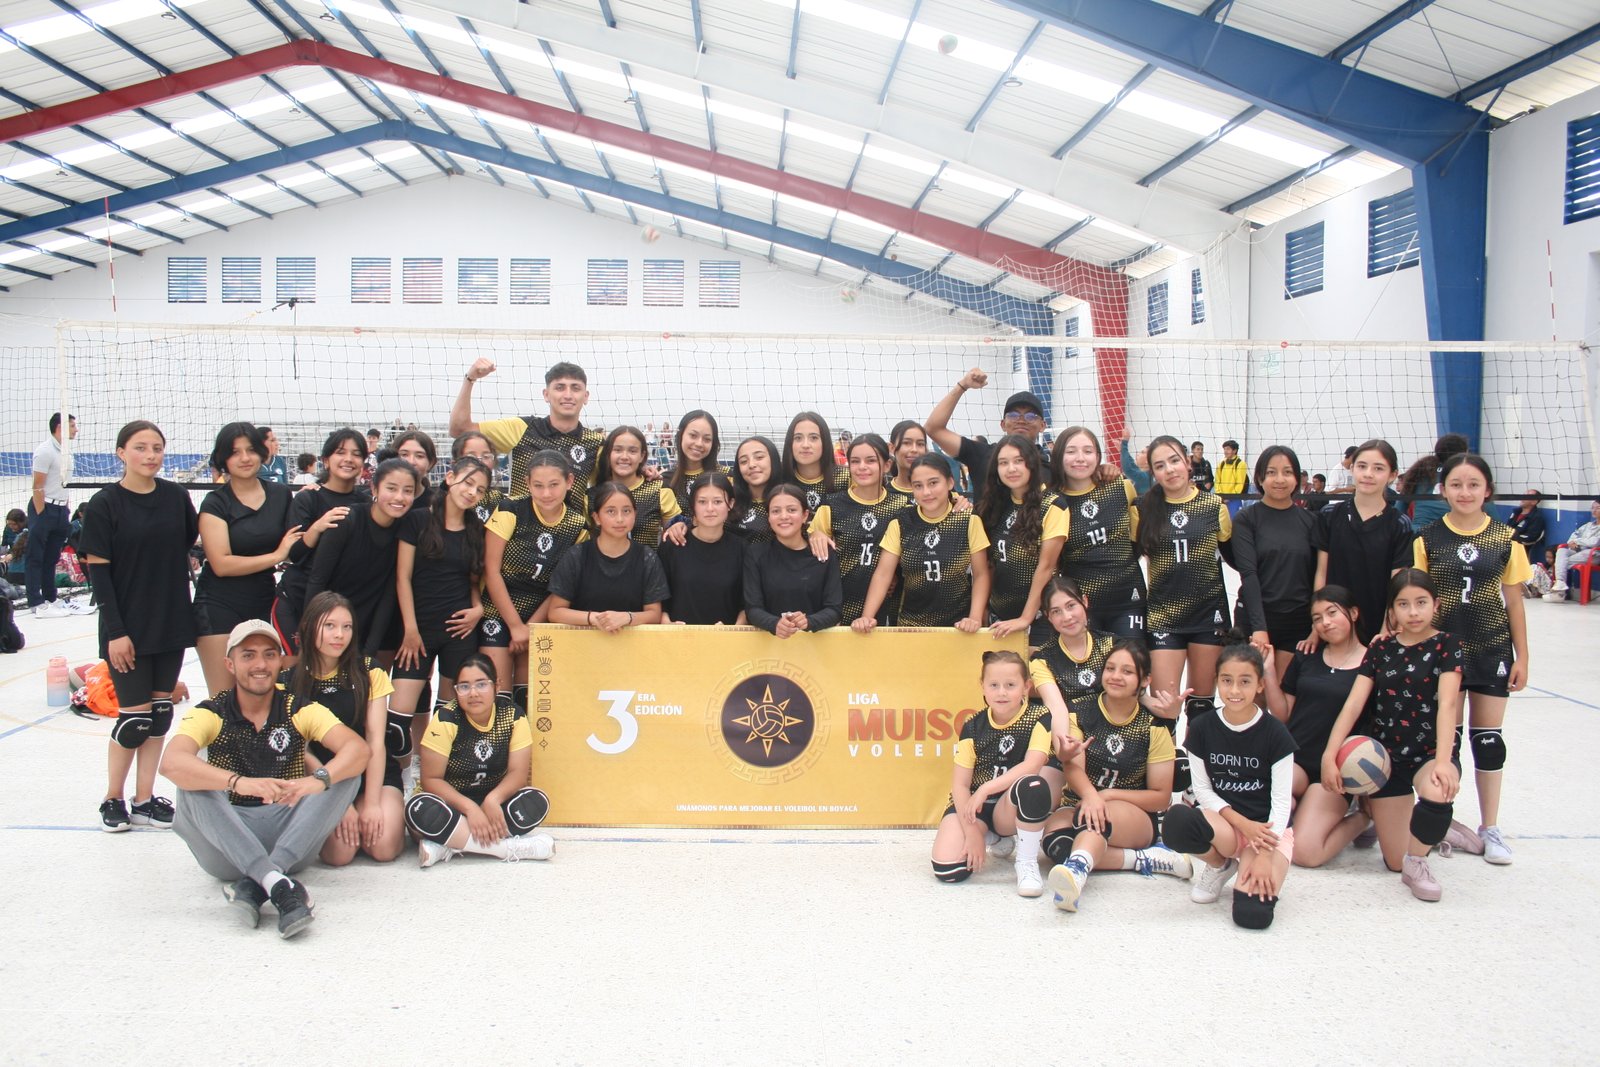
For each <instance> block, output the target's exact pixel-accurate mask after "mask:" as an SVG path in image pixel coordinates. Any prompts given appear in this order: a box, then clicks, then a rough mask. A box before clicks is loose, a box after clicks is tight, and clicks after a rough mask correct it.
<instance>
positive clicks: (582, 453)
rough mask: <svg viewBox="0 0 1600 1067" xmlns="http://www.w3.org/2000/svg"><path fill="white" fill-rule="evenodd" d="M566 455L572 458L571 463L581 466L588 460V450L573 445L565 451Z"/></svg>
mask: <svg viewBox="0 0 1600 1067" xmlns="http://www.w3.org/2000/svg"><path fill="white" fill-rule="evenodd" d="M567 455H569V456H571V457H572V462H574V463H577V464H579V465H582V463H583V461H584V460H586V459H588V458H589V450H588V449H587V448H584V447H583V446H582V445H573V446H572V447H571V448H570V449H568V450H567Z"/></svg>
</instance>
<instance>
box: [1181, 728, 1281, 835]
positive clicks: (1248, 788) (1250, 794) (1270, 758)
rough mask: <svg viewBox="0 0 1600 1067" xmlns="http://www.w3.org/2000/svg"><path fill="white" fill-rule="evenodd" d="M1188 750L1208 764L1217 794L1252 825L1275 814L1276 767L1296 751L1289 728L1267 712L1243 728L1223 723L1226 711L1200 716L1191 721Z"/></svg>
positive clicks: (1206, 767)
mask: <svg viewBox="0 0 1600 1067" xmlns="http://www.w3.org/2000/svg"><path fill="white" fill-rule="evenodd" d="M1183 747H1184V748H1186V749H1188V751H1189V755H1190V756H1194V757H1198V758H1200V759H1202V760H1204V761H1205V769H1206V777H1207V778H1209V779H1211V788H1212V789H1213V790H1215V791H1216V794H1217V796H1219V797H1221V798H1222V799H1223V800H1225V801H1227V803H1228V806H1229V807H1231V808H1233V809H1234V810H1235V811H1237V812H1238V813H1239V814H1240V815H1243V816H1244V817H1245V818H1247V819H1249V820H1251V821H1252V822H1266V821H1267V819H1268V818H1269V817H1270V816H1271V814H1272V767H1273V765H1274V764H1276V763H1277V762H1278V761H1279V760H1281V759H1283V757H1285V756H1288V755H1291V754H1292V753H1293V752H1294V750H1295V747H1294V738H1293V737H1292V736H1290V734H1289V728H1288V727H1287V726H1285V725H1283V723H1281V722H1279V721H1278V720H1277V719H1275V718H1273V717H1272V716H1271V715H1268V714H1267V713H1266V712H1261V713H1259V714H1258V715H1257V716H1256V721H1255V722H1253V723H1251V724H1250V725H1249V726H1248V727H1246V728H1245V729H1243V730H1234V729H1233V728H1231V727H1230V726H1229V725H1228V724H1227V723H1225V722H1223V721H1222V712H1220V711H1209V712H1206V713H1205V714H1203V715H1197V716H1195V717H1194V718H1192V719H1190V720H1189V732H1188V733H1186V734H1185V735H1184V739H1183Z"/></svg>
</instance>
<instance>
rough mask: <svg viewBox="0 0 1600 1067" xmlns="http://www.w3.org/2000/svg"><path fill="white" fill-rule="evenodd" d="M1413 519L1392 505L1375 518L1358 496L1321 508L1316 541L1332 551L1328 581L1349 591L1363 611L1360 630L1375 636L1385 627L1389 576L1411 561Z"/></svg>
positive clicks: (1322, 547)
mask: <svg viewBox="0 0 1600 1067" xmlns="http://www.w3.org/2000/svg"><path fill="white" fill-rule="evenodd" d="M1415 537H1416V534H1415V532H1414V531H1413V530H1412V528H1411V520H1410V519H1408V518H1406V517H1405V516H1404V515H1402V514H1400V512H1398V511H1396V510H1395V509H1394V508H1392V507H1385V508H1384V509H1383V510H1382V511H1380V512H1378V514H1376V515H1374V516H1373V517H1372V518H1370V519H1363V518H1362V517H1361V514H1360V513H1359V512H1358V511H1356V503H1355V501H1354V500H1341V501H1339V502H1338V503H1336V504H1332V505H1329V506H1328V507H1326V508H1324V509H1323V510H1321V511H1319V512H1317V528H1316V530H1315V532H1314V534H1313V536H1312V542H1311V543H1312V546H1313V547H1314V548H1316V549H1318V550H1319V551H1322V552H1326V553H1327V554H1328V576H1327V584H1329V585H1342V586H1344V587H1345V588H1346V589H1348V590H1350V595H1351V597H1353V598H1354V599H1355V602H1356V607H1357V608H1358V609H1359V610H1360V612H1361V615H1360V617H1359V618H1357V619H1356V629H1357V630H1358V631H1360V632H1361V633H1362V634H1363V635H1366V636H1370V635H1372V634H1375V633H1377V632H1378V631H1379V630H1381V629H1382V628H1383V616H1384V614H1385V612H1386V610H1387V608H1388V604H1387V597H1388V592H1389V575H1390V574H1391V573H1393V572H1394V571H1395V569H1396V568H1399V567H1409V566H1411V560H1412V555H1411V542H1412V541H1413V540H1414V539H1415Z"/></svg>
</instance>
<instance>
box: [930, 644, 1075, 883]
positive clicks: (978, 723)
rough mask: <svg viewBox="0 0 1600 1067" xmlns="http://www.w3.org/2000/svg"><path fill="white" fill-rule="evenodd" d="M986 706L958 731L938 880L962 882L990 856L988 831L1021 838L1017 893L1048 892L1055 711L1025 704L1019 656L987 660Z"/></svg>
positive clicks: (938, 838)
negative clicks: (1044, 860)
mask: <svg viewBox="0 0 1600 1067" xmlns="http://www.w3.org/2000/svg"><path fill="white" fill-rule="evenodd" d="M981 678H982V682H983V701H984V706H983V708H982V709H981V710H980V711H979V712H978V713H977V714H976V715H974V716H973V717H972V718H970V719H968V720H967V721H966V723H965V724H964V725H963V726H962V727H961V736H960V739H959V740H958V741H957V742H956V752H955V764H956V765H955V772H954V774H953V776H952V778H951V783H950V803H949V806H947V807H946V808H945V812H944V818H942V819H940V820H939V830H938V832H937V833H936V834H935V835H934V838H933V876H934V877H935V878H937V879H938V880H939V881H941V882H964V881H966V880H967V879H968V878H970V877H971V876H972V875H973V874H974V873H975V872H977V871H981V870H983V865H984V861H985V860H986V859H987V858H988V846H987V845H986V844H985V840H986V838H985V833H984V831H985V829H987V830H989V831H992V832H993V833H995V834H997V835H999V836H1000V837H1009V836H1011V835H1012V834H1015V835H1016V846H1015V853H1014V858H1015V861H1016V872H1017V892H1018V893H1019V894H1021V895H1022V896H1025V897H1036V896H1038V895H1039V894H1040V893H1042V892H1044V878H1043V876H1042V875H1041V874H1040V872H1039V841H1040V838H1041V837H1042V836H1043V832H1044V820H1045V819H1046V818H1047V817H1048V816H1049V814H1050V808H1051V802H1052V800H1053V797H1054V792H1053V790H1051V788H1050V786H1049V784H1048V783H1046V782H1045V780H1044V779H1043V778H1042V777H1040V775H1039V771H1040V770H1041V769H1043V767H1044V763H1045V760H1046V759H1047V758H1048V757H1049V755H1050V712H1049V711H1047V710H1046V709H1045V706H1044V705H1043V704H1041V703H1039V702H1038V701H1036V700H1033V701H1030V700H1029V699H1028V672H1027V668H1026V667H1025V666H1024V664H1023V662H1022V657H1021V656H1019V655H1017V654H1016V653H1015V652H1009V651H996V652H985V653H984V654H983V673H982V676H981Z"/></svg>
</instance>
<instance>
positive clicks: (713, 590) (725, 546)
mask: <svg viewBox="0 0 1600 1067" xmlns="http://www.w3.org/2000/svg"><path fill="white" fill-rule="evenodd" d="M689 495H690V510H691V512H692V514H693V516H694V525H693V527H692V528H691V529H690V530H689V532H688V535H687V536H686V538H685V539H684V542H683V543H682V544H681V545H680V544H678V543H677V542H676V541H673V540H671V539H666V538H663V540H662V542H661V570H662V573H664V574H665V575H666V576H667V586H668V588H669V589H671V591H672V593H671V599H670V600H669V601H668V603H667V605H666V607H665V608H664V610H663V611H662V614H661V621H662V622H677V623H685V624H688V625H693V626H742V625H744V623H745V611H744V557H745V553H746V551H748V546H747V545H746V544H745V542H744V540H743V539H742V538H740V537H736V536H734V535H733V534H732V533H730V532H729V530H728V511H729V509H731V508H732V507H733V483H732V482H731V481H729V480H728V476H727V475H726V474H724V473H722V472H721V471H718V470H713V471H707V472H705V473H704V474H701V475H700V476H699V477H698V478H696V479H695V480H694V481H693V482H692V483H690V486H689Z"/></svg>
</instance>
